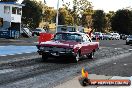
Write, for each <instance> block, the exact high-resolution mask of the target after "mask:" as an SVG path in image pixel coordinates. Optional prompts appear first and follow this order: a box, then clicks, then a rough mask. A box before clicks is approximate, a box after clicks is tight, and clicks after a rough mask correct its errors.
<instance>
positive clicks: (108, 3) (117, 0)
mask: <svg viewBox="0 0 132 88" xmlns="http://www.w3.org/2000/svg"><path fill="white" fill-rule="evenodd" d="M18 1H19V3H21V2H22V0H18ZM42 1H43V0H42ZM57 1H58V0H46V3H47V5H48V6H51V7H54V8H56V7H57ZM59 1H60V3H59V7H61V6H62V4H63V3H65V2H71V3H72V0H63V1H62V0H59ZM88 1H90V2H92V5H93V6H94V7H93V9H94V10H104V11H105V12H108V11H116V10H118V9H123V8H126V7H132V0H88Z"/></svg>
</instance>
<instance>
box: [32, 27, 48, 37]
mask: <svg viewBox="0 0 132 88" xmlns="http://www.w3.org/2000/svg"><path fill="white" fill-rule="evenodd" d="M40 33H46V31H45V30H44V29H43V28H36V29H35V30H33V31H32V36H34V35H37V36H39V35H40Z"/></svg>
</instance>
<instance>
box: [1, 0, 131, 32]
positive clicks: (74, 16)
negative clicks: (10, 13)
mask: <svg viewBox="0 0 132 88" xmlns="http://www.w3.org/2000/svg"><path fill="white" fill-rule="evenodd" d="M1 1H11V0H1ZM12 1H17V0H12ZM22 4H25V6H24V7H23V9H22V10H23V15H22V23H23V24H26V25H28V26H29V27H30V28H36V27H38V26H39V23H40V22H42V21H43V22H49V23H55V22H56V12H57V11H56V9H54V8H51V7H48V6H47V5H46V2H45V3H41V2H36V1H35V0H24V1H23V2H22ZM70 6H71V4H70V2H69V3H64V4H63V7H61V8H59V18H58V24H59V25H79V26H80V25H82V26H83V27H91V28H92V29H95V31H100V32H108V31H116V32H119V33H125V34H130V33H132V10H131V9H128V8H126V9H119V10H118V11H116V12H114V11H109V13H105V12H104V11H103V10H93V5H92V2H90V1H88V0H73V4H72V8H69V7H70Z"/></svg>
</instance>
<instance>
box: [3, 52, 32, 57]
mask: <svg viewBox="0 0 132 88" xmlns="http://www.w3.org/2000/svg"><path fill="white" fill-rule="evenodd" d="M24 53H33V52H24ZM24 53H15V54H6V55H0V56H8V55H10V56H13V55H17V54H24Z"/></svg>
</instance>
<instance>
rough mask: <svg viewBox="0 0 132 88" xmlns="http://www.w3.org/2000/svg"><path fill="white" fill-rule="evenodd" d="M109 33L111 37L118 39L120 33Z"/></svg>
mask: <svg viewBox="0 0 132 88" xmlns="http://www.w3.org/2000/svg"><path fill="white" fill-rule="evenodd" d="M110 34H111V39H116V40H120V35H119V34H118V33H110Z"/></svg>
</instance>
